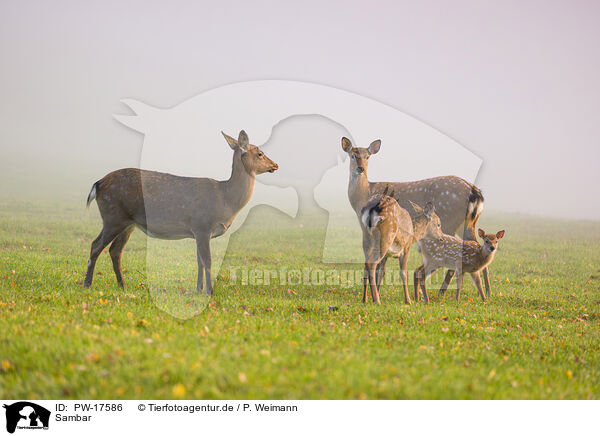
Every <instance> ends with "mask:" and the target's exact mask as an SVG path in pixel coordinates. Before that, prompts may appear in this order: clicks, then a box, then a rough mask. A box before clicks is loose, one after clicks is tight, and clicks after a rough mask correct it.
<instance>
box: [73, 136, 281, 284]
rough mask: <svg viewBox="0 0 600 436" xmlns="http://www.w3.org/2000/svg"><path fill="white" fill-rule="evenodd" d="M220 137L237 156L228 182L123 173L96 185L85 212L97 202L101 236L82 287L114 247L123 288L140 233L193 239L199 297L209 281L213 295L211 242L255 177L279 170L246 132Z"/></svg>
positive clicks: (239, 206)
mask: <svg viewBox="0 0 600 436" xmlns="http://www.w3.org/2000/svg"><path fill="white" fill-rule="evenodd" d="M221 133H222V134H223V136H224V137H225V140H226V141H227V143H228V144H229V146H230V147H231V149H232V150H233V163H232V169H231V177H230V178H229V179H228V180H214V179H210V178H200V177H180V176H176V175H173V174H167V173H161V172H156V171H147V170H142V169H138V168H124V169H120V170H117V171H113V172H111V173H109V174H107V175H106V176H104V178H102V179H100V180H99V181H97V182H96V183H94V184H93V185H92V189H91V191H90V193H89V195H88V198H87V206H88V207H89V205H90V203H91V202H92V201H93V200H94V199H95V200H96V203H97V204H98V209H99V210H100V215H101V217H102V230H101V231H100V234H99V235H98V237H97V238H96V239H95V240H94V241H93V242H92V247H91V250H90V258H89V260H88V265H87V272H86V275H85V281H84V287H86V288H89V287H90V286H91V284H92V278H93V275H94V266H95V265H96V260H97V259H98V256H99V255H100V253H101V252H102V250H104V248H105V247H106V246H107V245H108V244H111V243H112V244H111V246H110V249H109V252H110V257H111V259H112V263H113V269H114V271H115V275H116V277H117V283H118V285H119V286H120V287H124V286H125V283H124V280H123V273H122V270H121V255H122V253H123V249H124V248H125V244H127V241H128V240H129V237H130V236H131V233H132V232H133V231H134V229H135V228H136V227H137V228H139V229H140V230H142V231H143V232H144V233H145V234H146V235H147V236H150V237H154V238H160V239H184V238H194V239H195V241H196V258H197V264H198V280H197V284H196V291H197V292H200V291H201V290H202V288H203V276H204V275H206V294H207V295H209V296H210V295H212V293H213V286H212V281H211V274H210V267H211V255H210V240H211V239H212V238H216V237H218V236H221V235H222V234H224V233H225V232H226V231H227V229H228V228H229V226H230V225H231V223H232V222H233V220H234V219H235V217H236V215H237V213H238V212H239V211H240V210H241V209H242V208H243V207H244V206H245V205H246V204H247V203H248V201H249V200H250V197H251V196H252V193H253V190H254V182H255V178H256V176H257V175H258V174H263V173H266V172H269V173H273V172H275V171H276V170H277V169H278V168H279V167H278V165H277V164H276V163H275V162H273V161H272V160H271V159H269V158H268V157H267V156H266V155H265V154H264V153H263V152H262V151H261V150H260V148H258V147H257V146H255V145H252V144H250V143H249V142H248V135H247V134H246V132H244V131H243V130H242V131H240V133H239V136H238V139H237V140H235V139H234V138H232V137H231V136H228V135H226V134H225V133H223V132H221ZM148 212H149V213H148ZM203 273H204V274H203Z"/></svg>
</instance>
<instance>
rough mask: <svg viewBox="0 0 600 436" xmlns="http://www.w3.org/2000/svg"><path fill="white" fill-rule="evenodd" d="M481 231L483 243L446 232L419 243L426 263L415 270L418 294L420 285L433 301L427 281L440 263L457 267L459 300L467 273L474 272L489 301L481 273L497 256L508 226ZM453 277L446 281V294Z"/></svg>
mask: <svg viewBox="0 0 600 436" xmlns="http://www.w3.org/2000/svg"><path fill="white" fill-rule="evenodd" d="M478 235H479V237H480V238H482V239H483V244H482V245H480V244H479V243H478V242H477V241H463V240H461V239H460V238H457V237H455V236H450V235H444V236H443V238H442V239H435V238H431V237H429V236H425V237H424V238H423V239H421V240H420V241H419V242H418V244H419V246H420V248H421V255H422V256H423V265H421V266H419V267H418V268H417V269H416V270H415V273H414V288H415V298H417V296H418V292H419V287H421V289H422V291H423V298H424V300H425V301H429V297H428V295H427V289H426V286H425V281H426V280H427V277H429V276H430V275H431V274H432V273H433V272H434V271H435V270H436V269H438V268H440V267H445V268H448V269H449V271H452V273H453V274H454V271H456V273H457V275H456V301H458V300H459V299H460V290H461V288H462V283H463V278H464V275H465V274H466V273H469V274H470V275H471V279H472V280H473V283H474V284H475V286H476V287H477V292H478V293H479V296H480V297H481V300H482V301H484V302H485V301H486V296H485V294H484V292H483V289H482V287H481V277H480V275H479V272H480V271H481V270H483V269H484V268H487V267H488V265H489V264H490V263H492V261H493V260H494V255H495V254H496V249H497V248H498V241H499V240H500V239H502V238H503V237H504V230H500V231H499V232H497V233H495V234H494V233H489V234H486V233H485V232H484V231H483V230H482V229H479V230H478ZM448 284H449V281H448V282H446V281H444V283H443V284H442V287H441V288H440V296H442V297H443V296H444V294H445V293H446V290H447V289H448Z"/></svg>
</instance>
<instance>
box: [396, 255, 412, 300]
mask: <svg viewBox="0 0 600 436" xmlns="http://www.w3.org/2000/svg"><path fill="white" fill-rule="evenodd" d="M408 255H409V249H408V248H407V249H405V251H404V253H402V256H400V258H399V259H398V263H399V264H400V277H401V278H402V288H403V290H404V302H405V303H406V304H410V295H409V294H408V277H407V270H408Z"/></svg>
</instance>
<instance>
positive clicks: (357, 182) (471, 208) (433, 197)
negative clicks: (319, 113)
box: [342, 137, 491, 295]
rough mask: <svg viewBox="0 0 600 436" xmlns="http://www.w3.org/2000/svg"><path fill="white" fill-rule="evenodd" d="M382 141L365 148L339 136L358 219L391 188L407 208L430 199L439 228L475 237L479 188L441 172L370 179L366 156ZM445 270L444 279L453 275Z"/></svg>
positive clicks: (480, 204)
mask: <svg viewBox="0 0 600 436" xmlns="http://www.w3.org/2000/svg"><path fill="white" fill-rule="evenodd" d="M380 147H381V141H380V140H376V141H373V142H372V143H371V145H369V147H368V148H361V147H353V146H352V142H351V141H350V140H349V139H348V138H345V137H344V138H342V149H343V150H344V151H345V152H346V153H348V155H349V156H350V180H349V183H348V198H349V200H350V204H351V205H352V208H353V209H354V211H355V212H356V214H357V216H358V217H359V219H360V212H361V210H362V208H363V206H364V205H365V203H366V202H367V200H368V199H369V198H370V197H371V196H372V195H373V194H376V193H379V194H382V193H384V191H386V190H387V191H389V192H392V193H393V194H390V195H392V196H393V197H394V198H395V199H396V201H397V202H398V204H399V205H400V207H402V208H404V209H406V210H410V207H411V206H410V202H411V201H412V202H414V203H417V204H426V203H427V202H430V201H431V202H433V205H434V206H435V211H436V213H437V215H438V216H439V218H440V220H441V222H442V231H443V232H444V233H446V234H449V235H454V234H456V233H457V232H458V231H459V229H463V234H462V235H461V236H462V237H463V238H464V239H467V240H476V236H475V228H476V227H477V221H479V217H480V215H481V212H482V210H483V201H484V200H483V195H482V193H481V190H480V189H479V188H478V187H477V186H475V185H473V184H472V183H469V182H467V181H466V180H464V179H461V178H460V177H456V176H442V177H434V178H431V179H424V180H417V181H414V182H369V180H368V179H367V168H368V166H369V158H370V157H371V155H373V154H375V153H377V152H378V151H379V149H380ZM453 274H454V273H453V272H452V271H448V274H447V275H446V280H447V281H448V282H450V280H451V279H452V276H453ZM483 278H484V281H485V287H486V292H487V293H488V295H489V294H490V293H491V288H490V282H489V274H488V270H487V268H484V270H483Z"/></svg>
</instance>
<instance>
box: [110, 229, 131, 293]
mask: <svg viewBox="0 0 600 436" xmlns="http://www.w3.org/2000/svg"><path fill="white" fill-rule="evenodd" d="M134 230H135V226H133V225H131V226H129V227H127V228H126V229H125V230H123V231H122V232H121V233H119V234H118V235H117V237H116V238H115V239H114V241H113V243H112V244H111V246H110V249H109V250H108V251H109V253H110V258H111V259H112V263H113V269H114V270H115V275H116V276H117V283H118V284H119V286H120V287H122V288H123V287H125V282H124V281H123V271H122V270H121V255H122V254H123V249H124V248H125V244H127V241H128V240H129V237H130V236H131V233H133V231H134Z"/></svg>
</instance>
